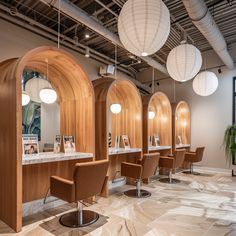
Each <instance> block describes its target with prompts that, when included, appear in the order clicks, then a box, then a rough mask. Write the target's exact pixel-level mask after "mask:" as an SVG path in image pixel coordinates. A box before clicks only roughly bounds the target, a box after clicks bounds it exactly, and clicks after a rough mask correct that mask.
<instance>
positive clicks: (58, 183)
mask: <svg viewBox="0 0 236 236" xmlns="http://www.w3.org/2000/svg"><path fill="white" fill-rule="evenodd" d="M50 193H51V195H53V196H55V197H57V198H60V199H62V200H64V201H67V202H69V203H71V202H74V201H75V184H74V181H71V180H67V179H64V178H61V177H58V176H51V178H50Z"/></svg>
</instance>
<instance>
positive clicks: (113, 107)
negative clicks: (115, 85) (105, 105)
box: [110, 103, 121, 114]
mask: <svg viewBox="0 0 236 236" xmlns="http://www.w3.org/2000/svg"><path fill="white" fill-rule="evenodd" d="M110 110H111V112H112V113H114V114H119V113H120V112H121V105H120V104H119V103H113V104H111V106H110Z"/></svg>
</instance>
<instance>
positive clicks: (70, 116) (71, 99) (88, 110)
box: [0, 46, 94, 231]
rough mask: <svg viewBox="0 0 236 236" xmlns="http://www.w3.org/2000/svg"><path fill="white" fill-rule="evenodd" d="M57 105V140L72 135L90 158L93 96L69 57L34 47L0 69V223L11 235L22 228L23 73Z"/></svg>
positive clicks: (10, 60) (91, 88)
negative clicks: (43, 81)
mask: <svg viewBox="0 0 236 236" xmlns="http://www.w3.org/2000/svg"><path fill="white" fill-rule="evenodd" d="M46 60H47V61H48V65H49V80H50V81H51V83H52V85H53V87H54V88H55V89H56V91H57V93H58V97H59V103H60V123H61V125H60V126H61V127H60V129H61V134H65V135H66V134H68V135H74V136H75V139H76V149H77V151H81V152H90V153H94V92H93V86H92V83H91V82H90V81H89V79H88V76H87V75H86V73H85V72H84V70H83V69H82V67H81V65H80V64H79V63H78V61H77V59H75V58H74V57H73V56H71V55H70V54H69V53H67V52H65V51H63V50H61V49H57V48H54V47H48V46H46V47H39V48H36V49H33V50H31V51H29V52H28V53H26V54H25V55H24V56H23V57H22V58H15V59H9V60H6V61H3V62H1V63H0V112H1V114H2V115H1V118H0V130H1V132H0V192H1V195H0V219H1V220H3V221H4V222H5V223H7V224H8V225H9V226H10V227H11V228H13V229H14V230H15V231H19V230H21V226H22V138H21V137H22V135H21V134H22V108H21V92H22V90H21V77H22V73H23V70H24V69H25V68H28V69H32V70H35V71H38V72H41V73H43V74H46V67H47V63H46Z"/></svg>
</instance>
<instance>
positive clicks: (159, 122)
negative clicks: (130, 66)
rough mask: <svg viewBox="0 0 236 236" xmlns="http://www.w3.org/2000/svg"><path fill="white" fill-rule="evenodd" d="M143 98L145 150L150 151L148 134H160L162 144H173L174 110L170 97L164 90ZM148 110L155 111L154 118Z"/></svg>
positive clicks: (145, 151)
mask: <svg viewBox="0 0 236 236" xmlns="http://www.w3.org/2000/svg"><path fill="white" fill-rule="evenodd" d="M142 100H143V151H144V153H148V136H150V135H151V136H153V135H155V134H158V135H159V137H160V145H162V146H171V141H172V136H171V133H172V111H171V104H170V101H169V99H168V97H167V96H166V95H165V94H164V93H162V92H156V93H154V94H151V95H147V96H144V97H143V98H142ZM148 111H154V112H155V117H154V119H152V120H150V119H148Z"/></svg>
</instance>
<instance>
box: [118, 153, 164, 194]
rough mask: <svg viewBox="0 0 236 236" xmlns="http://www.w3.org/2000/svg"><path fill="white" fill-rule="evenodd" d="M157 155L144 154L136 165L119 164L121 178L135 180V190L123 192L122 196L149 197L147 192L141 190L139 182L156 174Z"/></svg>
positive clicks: (158, 155)
mask: <svg viewBox="0 0 236 236" xmlns="http://www.w3.org/2000/svg"><path fill="white" fill-rule="evenodd" d="M159 157H160V154H159V153H149V154H144V155H143V158H142V160H140V161H139V162H138V163H137V164H133V163H129V162H122V163H121V176H126V177H129V178H133V179H135V180H136V189H131V190H128V191H125V192H124V194H125V195H126V196H129V197H136V198H142V197H149V196H151V193H150V192H149V191H146V190H143V189H141V182H142V180H143V179H147V178H149V177H152V176H153V175H155V173H156V169H157V167H158V163H159Z"/></svg>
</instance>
